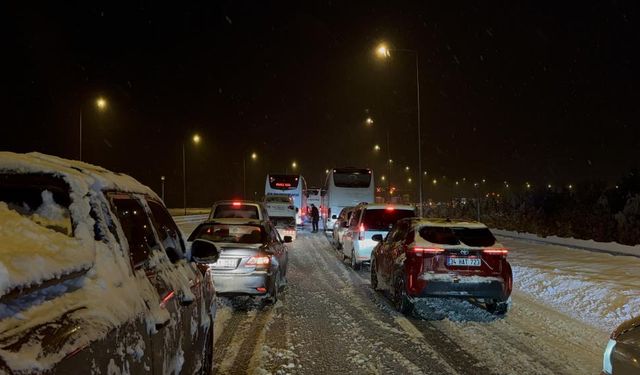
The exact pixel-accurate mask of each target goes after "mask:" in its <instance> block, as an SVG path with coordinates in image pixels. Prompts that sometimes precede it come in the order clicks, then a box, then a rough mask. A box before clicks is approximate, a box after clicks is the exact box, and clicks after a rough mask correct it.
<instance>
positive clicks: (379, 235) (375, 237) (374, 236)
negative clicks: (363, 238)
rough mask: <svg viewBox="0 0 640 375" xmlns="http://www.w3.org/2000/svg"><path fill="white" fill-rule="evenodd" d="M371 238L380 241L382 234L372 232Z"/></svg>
mask: <svg viewBox="0 0 640 375" xmlns="http://www.w3.org/2000/svg"><path fill="white" fill-rule="evenodd" d="M371 239H372V240H374V241H376V242H382V235H381V234H374V235H373V236H371Z"/></svg>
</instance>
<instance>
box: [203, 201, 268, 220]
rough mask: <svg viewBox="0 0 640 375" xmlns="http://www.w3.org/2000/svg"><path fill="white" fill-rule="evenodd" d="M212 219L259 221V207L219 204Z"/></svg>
mask: <svg viewBox="0 0 640 375" xmlns="http://www.w3.org/2000/svg"><path fill="white" fill-rule="evenodd" d="M211 218H216V219H234V218H235V219H259V218H260V217H259V215H258V207H256V206H252V205H245V204H239V205H234V204H219V205H217V206H216V208H215V210H214V211H213V215H212V216H211Z"/></svg>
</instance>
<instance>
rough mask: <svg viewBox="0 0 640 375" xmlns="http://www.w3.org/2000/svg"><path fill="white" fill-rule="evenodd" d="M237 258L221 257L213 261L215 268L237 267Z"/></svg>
mask: <svg viewBox="0 0 640 375" xmlns="http://www.w3.org/2000/svg"><path fill="white" fill-rule="evenodd" d="M237 263H238V262H237V260H236V259H224V258H219V259H218V261H217V262H215V263H213V268H236V264H237Z"/></svg>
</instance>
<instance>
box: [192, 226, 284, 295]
mask: <svg viewBox="0 0 640 375" xmlns="http://www.w3.org/2000/svg"><path fill="white" fill-rule="evenodd" d="M198 239H201V240H207V241H211V242H213V243H214V244H215V245H216V247H217V248H218V249H219V251H220V258H218V259H217V261H215V262H210V263H209V272H210V273H211V275H212V276H213V281H214V283H215V285H216V293H217V294H220V295H227V296H238V295H247V296H266V297H268V298H270V299H271V300H272V301H273V302H275V301H276V300H277V299H278V293H279V292H280V290H281V289H282V288H283V287H284V286H285V284H286V277H287V263H288V258H289V255H288V250H287V247H286V246H285V245H284V243H288V242H291V237H289V236H285V237H284V240H282V239H281V238H280V235H279V234H278V231H277V230H276V228H275V227H274V226H273V225H272V224H271V222H269V221H261V220H247V219H214V220H210V221H206V222H204V223H201V224H200V225H198V227H197V228H196V229H195V230H194V231H193V233H191V235H190V236H189V241H196V240H198ZM193 256H194V257H197V256H198V254H197V252H194V253H193Z"/></svg>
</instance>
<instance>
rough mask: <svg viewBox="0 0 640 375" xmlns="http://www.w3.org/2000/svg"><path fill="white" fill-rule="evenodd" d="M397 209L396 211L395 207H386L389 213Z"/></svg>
mask: <svg viewBox="0 0 640 375" xmlns="http://www.w3.org/2000/svg"><path fill="white" fill-rule="evenodd" d="M395 209H396V208H395V207H393V206H387V207H385V210H387V211H394V210H395Z"/></svg>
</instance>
